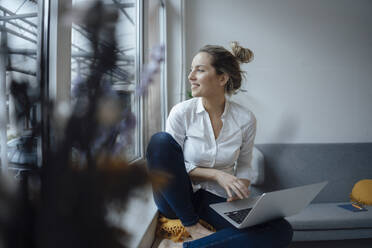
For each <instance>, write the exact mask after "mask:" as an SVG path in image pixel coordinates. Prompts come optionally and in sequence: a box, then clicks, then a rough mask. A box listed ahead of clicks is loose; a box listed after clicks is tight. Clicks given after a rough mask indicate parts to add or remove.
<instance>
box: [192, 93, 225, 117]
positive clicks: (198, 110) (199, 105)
mask: <svg viewBox="0 0 372 248" xmlns="http://www.w3.org/2000/svg"><path fill="white" fill-rule="evenodd" d="M229 106H230V102H229V100H228V98H227V97H225V109H224V110H223V113H222V115H221V118H223V117H224V116H225V115H226V113H227V111H228V108H229ZM202 112H207V111H206V110H205V108H204V106H203V102H202V98H201V97H198V102H197V105H196V113H197V114H199V113H202Z"/></svg>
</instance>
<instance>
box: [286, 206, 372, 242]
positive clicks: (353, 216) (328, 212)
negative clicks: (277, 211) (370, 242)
mask: <svg viewBox="0 0 372 248" xmlns="http://www.w3.org/2000/svg"><path fill="white" fill-rule="evenodd" d="M342 204H350V202H339V203H314V204H310V205H309V206H308V207H306V208H305V209H304V210H303V211H301V212H300V213H299V214H297V215H293V216H290V217H287V218H286V219H287V220H288V221H289V222H290V223H291V225H292V228H293V229H294V230H342V229H363V228H370V229H372V206H366V208H367V209H368V211H364V212H352V211H349V210H346V209H344V208H341V207H339V206H338V205H342ZM371 237H372V233H371Z"/></svg>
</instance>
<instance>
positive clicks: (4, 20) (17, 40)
mask: <svg viewBox="0 0 372 248" xmlns="http://www.w3.org/2000/svg"><path fill="white" fill-rule="evenodd" d="M39 2H42V1H39ZM0 17H1V24H0V25H1V30H2V32H1V36H2V37H4V38H5V37H6V40H7V46H8V47H9V54H10V60H9V61H10V63H8V61H3V62H4V63H5V64H2V63H0V67H1V68H0V83H1V85H2V87H0V89H1V93H0V95H1V96H0V105H1V106H0V109H1V115H0V116H1V117H0V118H1V125H0V129H1V135H0V142H1V151H2V152H1V155H2V156H1V157H2V168H3V169H4V170H5V171H6V169H5V168H6V167H7V166H8V168H9V171H10V172H12V173H14V175H16V176H17V177H20V176H21V175H22V174H23V173H25V172H27V171H29V170H31V165H32V164H34V165H35V164H37V161H38V157H37V152H36V151H37V145H38V144H40V142H39V138H31V135H30V134H31V131H32V128H33V124H32V123H33V121H36V118H37V112H38V109H39V106H38V105H36V104H31V111H30V112H29V114H27V115H25V116H23V117H22V118H20V119H18V120H17V113H18V112H19V110H20V109H21V108H20V103H19V100H24V99H20V98H18V101H17V97H14V96H13V95H11V94H10V86H11V81H12V80H15V81H17V82H24V83H25V84H26V85H27V86H28V87H29V88H28V90H27V92H28V94H29V96H31V95H33V96H35V97H37V96H38V95H39V93H40V92H39V89H40V88H39V87H38V81H37V77H36V75H37V68H38V67H37V50H38V32H39V31H38V23H39V21H38V4H37V1H24V0H12V1H0ZM3 42H5V39H4V40H3ZM4 45H5V44H4ZM3 58H4V57H3ZM17 111H18V112H17ZM29 145H30V146H31V149H29ZM4 159H8V160H7V161H6V160H4Z"/></svg>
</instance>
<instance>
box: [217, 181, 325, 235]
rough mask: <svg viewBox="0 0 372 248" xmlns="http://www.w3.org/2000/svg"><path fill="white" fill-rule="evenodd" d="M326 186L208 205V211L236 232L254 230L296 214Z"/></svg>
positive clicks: (320, 184) (301, 187)
mask: <svg viewBox="0 0 372 248" xmlns="http://www.w3.org/2000/svg"><path fill="white" fill-rule="evenodd" d="M327 183H328V182H327V181H325V182H321V183H315V184H309V185H305V186H300V187H295V188H290V189H284V190H279V191H273V192H269V193H264V194H262V195H261V196H258V197H249V198H246V199H243V200H237V201H233V202H221V203H215V204H211V205H210V207H211V208H212V209H213V210H215V211H216V212H217V213H218V214H220V215H221V216H222V217H224V218H225V219H226V220H227V221H229V222H230V223H231V224H232V225H234V226H235V227H237V228H244V227H249V226H254V225H257V224H261V223H264V222H266V221H270V220H273V219H277V218H282V217H288V216H291V215H294V214H297V213H299V212H300V211H301V210H302V209H304V208H305V207H306V206H307V205H308V204H309V203H310V202H311V201H312V200H313V199H314V198H315V196H316V195H317V194H318V193H319V192H320V191H321V190H322V189H323V188H324V187H325V186H326V184H327Z"/></svg>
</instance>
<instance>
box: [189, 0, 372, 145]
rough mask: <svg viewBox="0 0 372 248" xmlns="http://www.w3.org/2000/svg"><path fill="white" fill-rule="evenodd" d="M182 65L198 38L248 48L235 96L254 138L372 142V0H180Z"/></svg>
mask: <svg viewBox="0 0 372 248" xmlns="http://www.w3.org/2000/svg"><path fill="white" fill-rule="evenodd" d="M185 2H186V38H185V41H186V64H187V65H186V66H187V68H188V67H189V65H190V63H191V59H192V57H193V55H194V54H195V53H196V52H197V50H198V49H199V48H200V47H202V46H203V45H205V44H219V45H223V46H225V47H226V46H228V44H229V42H230V41H232V40H237V41H239V42H240V43H241V45H243V46H246V47H249V48H250V49H252V50H253V51H254V53H255V60H254V61H253V62H252V63H250V64H248V65H247V64H245V65H243V67H242V68H243V69H244V70H246V71H247V80H246V81H245V82H244V84H243V88H244V89H246V90H248V92H246V93H239V94H238V95H236V96H234V97H233V98H234V100H236V101H239V102H240V103H241V104H243V105H246V106H247V107H249V108H250V109H251V110H252V111H253V112H254V113H255V115H256V117H257V120H258V129H257V137H256V143H323V142H324V143H333V142H372V28H371V27H372V15H371V12H372V1H369V0H354V1H351V0H327V1H324V0H312V1H307V0H280V1H278V0H233V1H225V0H187V1H185Z"/></svg>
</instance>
